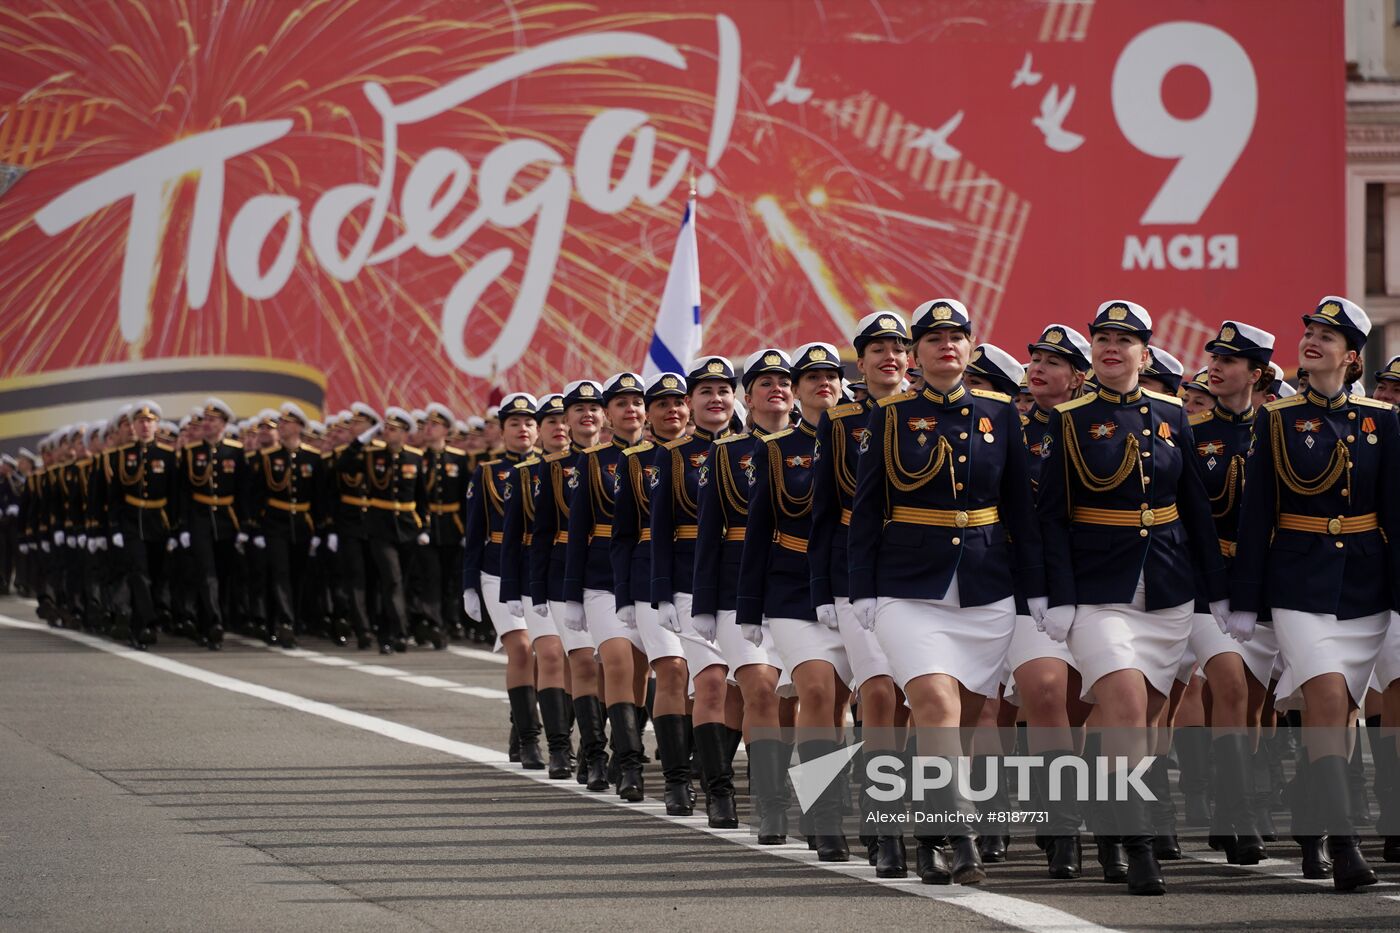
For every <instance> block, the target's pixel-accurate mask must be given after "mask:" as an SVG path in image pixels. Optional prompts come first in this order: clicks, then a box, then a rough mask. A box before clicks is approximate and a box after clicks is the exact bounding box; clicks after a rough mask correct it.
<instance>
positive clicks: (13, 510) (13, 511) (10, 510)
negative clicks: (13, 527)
mask: <svg viewBox="0 0 1400 933" xmlns="http://www.w3.org/2000/svg"><path fill="white" fill-rule="evenodd" d="M5 514H6V515H8V516H10V517H11V518H14V517H15V516H17V515H19V506H17V505H12V506H9V507H7V508H6V509H5Z"/></svg>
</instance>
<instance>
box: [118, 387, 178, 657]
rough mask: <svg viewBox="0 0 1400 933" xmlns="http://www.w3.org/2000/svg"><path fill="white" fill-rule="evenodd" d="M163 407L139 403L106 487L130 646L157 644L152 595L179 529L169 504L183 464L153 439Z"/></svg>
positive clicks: (175, 511)
mask: <svg viewBox="0 0 1400 933" xmlns="http://www.w3.org/2000/svg"><path fill="white" fill-rule="evenodd" d="M159 420H160V406H158V405H157V404H156V403H155V402H151V401H145V402H141V403H139V404H138V405H137V406H136V408H135V410H134V411H132V413H131V423H132V430H133V433H134V435H135V440H134V441H133V442H132V443H131V444H128V445H124V446H122V447H120V448H118V449H117V451H116V452H115V454H114V457H113V463H112V476H111V482H110V483H109V485H108V496H107V522H108V527H109V529H110V530H111V541H112V546H113V547H114V548H115V549H116V553H117V554H118V555H120V558H121V562H122V566H123V568H124V571H125V576H126V582H127V585H128V586H129V587H130V590H131V612H132V619H131V629H130V640H131V644H132V647H134V648H136V649H138V650H145V648H146V646H147V645H152V644H155V641H156V633H155V624H156V604H155V597H154V593H155V591H156V584H157V582H158V581H159V580H160V579H161V575H162V572H163V570H164V567H165V554H166V541H168V540H169V538H170V533H171V531H172V529H178V527H179V511H178V506H179V503H178V502H175V501H172V500H171V494H172V493H173V492H174V491H175V487H176V484H177V483H178V481H179V477H178V473H177V471H178V469H179V460H178V459H177V458H176V456H175V450H174V449H173V448H172V447H170V445H168V444H163V443H158V442H157V441H156V440H155V435H156V424H157V422H158V421H159Z"/></svg>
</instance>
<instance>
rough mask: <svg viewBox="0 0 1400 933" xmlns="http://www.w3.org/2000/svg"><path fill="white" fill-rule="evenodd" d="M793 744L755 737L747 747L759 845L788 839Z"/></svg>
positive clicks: (772, 844)
mask: <svg viewBox="0 0 1400 933" xmlns="http://www.w3.org/2000/svg"><path fill="white" fill-rule="evenodd" d="M791 761H792V746H790V745H785V744H784V743H782V742H780V741H778V740H777V739H758V740H757V741H755V742H754V743H753V744H752V745H750V746H749V795H750V797H751V798H752V800H753V809H754V811H755V812H756V813H757V814H758V844H759V845H761V846H780V845H782V844H783V843H785V842H787V831H788V826H787V807H788V793H787V777H788V765H789V764H790V763H791Z"/></svg>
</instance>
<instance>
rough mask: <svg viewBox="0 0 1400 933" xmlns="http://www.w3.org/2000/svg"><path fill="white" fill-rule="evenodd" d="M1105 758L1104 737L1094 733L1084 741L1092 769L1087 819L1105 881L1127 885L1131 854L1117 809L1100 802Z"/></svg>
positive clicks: (1087, 761) (1107, 803)
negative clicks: (1120, 830)
mask: <svg viewBox="0 0 1400 933" xmlns="http://www.w3.org/2000/svg"><path fill="white" fill-rule="evenodd" d="M1102 754H1103V736H1102V735H1100V734H1098V733H1091V734H1090V735H1089V736H1087V737H1086V738H1085V740H1084V760H1085V762H1086V763H1087V764H1088V766H1089V776H1090V777H1089V788H1090V791H1091V792H1090V793H1089V794H1088V795H1087V797H1088V800H1087V806H1086V808H1085V816H1086V817H1087V819H1088V823H1089V831H1090V832H1091V833H1093V834H1094V845H1095V847H1096V848H1097V849H1098V858H1099V865H1100V866H1101V867H1102V868H1103V880H1104V881H1106V882H1108V883H1110V884H1125V883H1127V880H1128V853H1127V852H1126V851H1124V849H1123V840H1122V839H1121V838H1119V836H1118V829H1117V826H1118V819H1117V814H1116V813H1115V812H1114V809H1113V806H1112V805H1111V803H1110V802H1108V801H1103V800H1097V799H1095V798H1097V797H1098V794H1097V793H1096V792H1093V791H1094V790H1095V787H1094V782H1095V781H1096V780H1097V777H1096V776H1097V774H1098V759H1099V758H1100V756H1101V755H1102Z"/></svg>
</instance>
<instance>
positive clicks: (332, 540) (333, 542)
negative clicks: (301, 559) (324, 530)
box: [326, 531, 340, 554]
mask: <svg viewBox="0 0 1400 933" xmlns="http://www.w3.org/2000/svg"><path fill="white" fill-rule="evenodd" d="M326 547H328V548H330V549H331V553H332V554H334V553H335V552H336V551H338V550H340V535H338V534H336V533H335V532H334V531H332V532H331V533H330V534H328V535H326Z"/></svg>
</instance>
